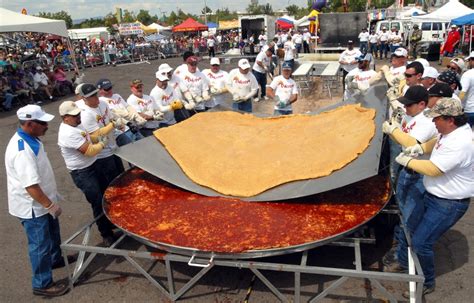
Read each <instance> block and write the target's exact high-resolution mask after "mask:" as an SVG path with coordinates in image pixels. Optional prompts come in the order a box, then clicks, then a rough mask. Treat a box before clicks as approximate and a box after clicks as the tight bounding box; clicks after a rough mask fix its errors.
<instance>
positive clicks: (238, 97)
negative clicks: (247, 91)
mask: <svg viewBox="0 0 474 303" xmlns="http://www.w3.org/2000/svg"><path fill="white" fill-rule="evenodd" d="M232 100H233V101H234V102H239V101H240V100H242V98H241V97H240V96H238V95H234V96H233V97H232Z"/></svg>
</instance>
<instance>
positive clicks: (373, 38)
mask: <svg viewBox="0 0 474 303" xmlns="http://www.w3.org/2000/svg"><path fill="white" fill-rule="evenodd" d="M378 40H379V36H378V35H377V34H370V35H369V42H370V43H371V44H376V43H377V41H378Z"/></svg>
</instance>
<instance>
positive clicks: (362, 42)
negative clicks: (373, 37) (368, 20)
mask: <svg viewBox="0 0 474 303" xmlns="http://www.w3.org/2000/svg"><path fill="white" fill-rule="evenodd" d="M368 42H369V32H368V31H367V29H366V28H363V29H362V32H360V33H359V50H360V52H361V53H363V54H365V53H367V51H368Z"/></svg>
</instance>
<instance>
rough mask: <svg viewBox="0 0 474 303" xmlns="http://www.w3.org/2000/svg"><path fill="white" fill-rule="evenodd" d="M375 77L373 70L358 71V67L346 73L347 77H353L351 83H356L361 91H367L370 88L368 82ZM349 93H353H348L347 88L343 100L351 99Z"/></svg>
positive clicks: (375, 73)
mask: <svg viewBox="0 0 474 303" xmlns="http://www.w3.org/2000/svg"><path fill="white" fill-rule="evenodd" d="M375 75H377V72H376V71H374V70H373V69H369V70H367V71H363V70H361V69H359V68H358V67H356V68H354V69H353V70H351V71H350V72H349V73H347V77H351V76H353V77H354V79H353V80H352V81H353V82H357V83H358V85H359V87H360V88H361V89H368V88H369V86H370V85H369V81H370V79H371V78H372V77H374V76H375ZM346 79H347V78H346ZM351 93H353V91H350V90H349V89H348V88H346V89H345V91H344V100H349V99H350V98H351Z"/></svg>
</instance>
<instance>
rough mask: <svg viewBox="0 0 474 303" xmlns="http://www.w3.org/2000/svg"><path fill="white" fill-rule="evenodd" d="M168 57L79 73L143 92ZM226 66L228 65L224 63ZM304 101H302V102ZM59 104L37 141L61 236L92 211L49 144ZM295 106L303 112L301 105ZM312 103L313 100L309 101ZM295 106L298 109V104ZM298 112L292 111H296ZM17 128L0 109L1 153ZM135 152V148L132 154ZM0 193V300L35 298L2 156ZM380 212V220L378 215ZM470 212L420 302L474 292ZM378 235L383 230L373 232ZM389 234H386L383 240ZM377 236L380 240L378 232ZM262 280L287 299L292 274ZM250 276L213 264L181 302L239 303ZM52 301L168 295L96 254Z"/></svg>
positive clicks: (158, 269)
mask: <svg viewBox="0 0 474 303" xmlns="http://www.w3.org/2000/svg"><path fill="white" fill-rule="evenodd" d="M161 62H168V63H169V64H170V65H171V66H173V67H175V66H176V65H177V64H179V63H181V60H180V59H179V58H170V59H166V60H161V61H152V62H150V63H151V64H147V63H144V64H131V65H122V66H117V67H111V66H104V67H99V68H95V69H88V70H86V71H85V73H86V80H87V81H89V82H93V83H95V81H97V80H98V79H100V78H102V77H107V78H110V79H111V80H112V82H113V83H114V84H115V87H114V89H115V92H117V93H119V94H121V95H122V96H123V97H125V98H126V97H127V96H128V95H129V90H128V82H129V81H130V80H132V79H133V78H142V80H143V81H144V83H145V91H149V90H151V88H152V86H153V85H154V72H155V71H156V69H157V67H158V64H159V63H161ZM223 67H224V69H226V70H229V69H230V68H233V66H223ZM308 102H309V101H308ZM59 104H60V102H59V101H56V102H53V103H47V104H44V109H45V110H46V111H47V112H49V113H52V114H55V115H56V118H55V119H54V120H53V121H52V122H51V123H50V125H49V130H48V132H47V134H46V136H45V137H44V138H43V142H44V144H45V148H46V151H47V152H48V156H49V159H50V161H51V163H52V166H53V169H54V171H55V174H56V180H57V184H58V188H59V191H60V193H61V194H62V195H63V196H64V198H65V201H64V202H63V203H62V207H63V214H62V215H61V217H60V222H61V229H62V237H63V239H66V238H67V237H69V236H70V235H72V234H73V233H74V232H75V231H77V230H78V229H79V228H80V227H82V226H83V225H85V224H86V223H88V222H89V221H90V220H91V219H92V218H91V215H92V214H91V210H90V207H89V205H88V203H87V202H86V201H85V199H84V197H83V195H82V193H81V192H79V190H78V189H77V188H76V187H75V186H74V185H73V183H72V179H71V178H70V176H69V174H68V172H67V170H66V167H65V165H64V161H63V159H62V157H61V155H60V152H59V148H58V146H57V144H56V141H57V132H58V127H59V123H60V117H59V115H58V106H59ZM299 106H301V111H304V110H306V107H305V108H304V109H303V107H304V106H303V104H301V105H299ZM306 106H310V107H311V106H313V107H316V106H317V105H308V104H306ZM271 108H272V106H271V104H270V103H269V102H263V103H259V104H257V105H256V111H259V112H271ZM298 110H300V109H298ZM295 111H297V110H295ZM16 127H17V119H16V116H15V113H14V112H9V113H0V128H1V134H0V137H1V142H2V144H1V147H0V154H1V155H2V156H3V155H4V152H5V148H6V145H7V143H8V141H9V140H10V137H11V136H12V134H13V133H14V131H15V129H16ZM137 152H139V151H137ZM0 178H1V180H2V182H0V191H1V197H2V201H3V203H2V204H1V212H0V222H1V223H0V246H1V247H2V250H1V253H0V262H1V263H0V296H1V301H2V302H30V301H40V300H41V299H40V298H38V297H34V296H33V295H32V293H31V282H30V278H31V273H30V266H29V261H28V256H27V243H26V237H25V234H24V232H23V230H22V227H21V225H20V222H19V220H18V219H16V218H15V217H12V216H10V215H9V214H8V207H7V189H6V176H5V168H4V164H3V161H2V165H1V169H0ZM384 218H386V217H382V218H380V220H385V219H384ZM473 222H474V211H473V210H472V208H471V209H470V210H469V211H468V212H467V214H466V215H465V216H464V217H463V218H462V220H461V221H460V222H458V224H457V225H456V226H454V228H453V229H452V230H450V231H449V232H448V233H447V234H446V235H445V236H443V237H442V239H441V241H440V242H439V243H438V244H437V245H436V266H437V268H436V270H437V276H438V278H437V289H436V292H434V293H432V294H430V295H428V296H427V297H426V301H427V302H472V297H473V296H474V283H472V281H474V261H473V260H472V257H473V256H474V249H473V248H472V246H473V245H474V223H473ZM378 232H379V234H382V235H383V231H381V230H380V231H378ZM387 238H388V237H387ZM381 239H383V237H381ZM92 243H95V244H99V243H100V237H99V235H98V232H97V230H96V228H95V227H94V233H93V237H92ZM122 247H123V248H126V249H130V250H145V248H144V247H143V246H142V245H140V244H139V243H137V242H135V241H133V240H127V241H125V243H123V246H122ZM386 249H387V245H384V243H383V241H381V243H379V244H378V245H377V246H364V247H363V266H364V268H366V269H373V270H376V269H377V268H378V267H379V265H380V264H379V261H380V258H381V256H382V255H383V253H384V252H385V251H386ZM298 258H299V256H298V255H297V254H295V255H288V256H281V257H276V258H273V259H271V261H272V262H283V263H294V264H296V263H298V262H299V259H298ZM352 258H353V251H352V250H351V249H350V248H335V247H323V248H319V249H315V250H313V251H311V252H310V255H309V259H308V264H310V265H319V266H343V267H347V268H350V267H351V266H352ZM139 263H140V264H142V265H143V266H144V268H145V269H147V270H148V271H149V272H150V273H151V274H152V275H153V276H155V277H157V278H158V279H159V280H161V281H162V282H163V283H166V282H165V279H166V274H165V270H164V266H163V264H162V262H159V261H158V262H155V263H153V262H151V261H139ZM175 269H176V270H175V279H176V280H177V281H178V285H182V284H183V283H184V282H185V281H187V280H188V279H189V278H190V277H191V276H192V275H193V274H194V273H196V272H197V269H196V268H190V267H188V266H187V265H185V264H176V268H175ZM266 274H267V276H268V277H269V279H270V280H271V281H272V282H273V283H275V285H276V286H277V287H278V288H279V289H280V290H281V291H282V292H283V294H284V295H286V296H287V297H288V298H291V293H292V290H293V287H294V276H293V275H291V274H285V273H278V272H272V273H266ZM252 275H253V274H252V273H251V272H250V271H248V270H244V269H234V268H214V269H212V270H211V271H210V272H209V273H208V274H207V275H206V276H205V277H204V278H203V280H201V281H200V282H199V283H198V284H197V286H196V287H195V288H193V289H191V290H190V291H189V292H187V293H186V294H185V296H184V297H183V300H182V301H183V302H242V301H243V300H244V299H245V297H246V294H247V289H248V287H249V286H250V285H251V284H252V283H251V280H252ZM66 276H67V274H66V270H65V269H64V268H63V269H59V270H55V271H54V277H55V279H63V278H65V277H66ZM335 279H336V278H334V277H329V276H311V275H303V276H302V296H303V299H305V300H308V299H309V298H311V297H313V296H314V295H315V294H316V293H318V292H320V291H322V289H323V288H324V287H327V286H328V285H330V284H331V283H332V282H334V281H335ZM384 285H385V286H386V287H387V288H388V289H389V290H390V291H393V293H395V295H396V297H397V298H398V299H400V300H403V298H402V296H401V294H402V293H403V291H404V290H406V289H407V285H406V284H402V283H397V282H384ZM52 301H55V302H132V301H133V302H148V301H150V302H151V301H154V302H169V300H168V299H167V298H166V297H165V296H164V295H163V294H162V293H161V292H160V291H158V290H157V289H156V288H154V287H153V285H152V284H151V283H150V282H148V281H147V280H146V279H145V278H144V277H143V276H142V275H141V274H139V273H138V272H137V271H136V270H135V269H134V268H133V267H132V266H131V265H130V264H128V263H127V262H126V261H125V260H123V259H121V258H112V257H107V256H103V255H99V256H98V257H97V258H96V259H95V261H93V263H92V264H91V266H90V267H89V269H88V270H87V272H86V274H85V275H84V277H83V279H81V282H80V283H79V284H78V285H77V286H76V287H75V288H74V289H73V290H72V291H70V292H69V293H68V294H66V295H65V296H63V297H59V298H55V299H53V300H52ZM276 301H277V299H276V297H275V296H273V295H272V294H271V293H270V292H269V291H268V289H267V288H266V287H265V285H263V283H261V282H260V281H258V280H257V281H256V282H255V283H254V284H253V287H252V291H251V293H250V297H249V302H276ZM383 301H384V297H383V295H382V294H381V293H380V292H379V291H378V290H376V289H375V288H374V287H373V285H371V284H370V283H369V282H368V281H367V280H364V279H350V280H349V281H347V282H346V283H345V284H343V285H342V287H341V288H339V289H337V290H336V291H334V292H332V293H331V295H329V296H328V298H327V299H325V301H324V302H383Z"/></svg>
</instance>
